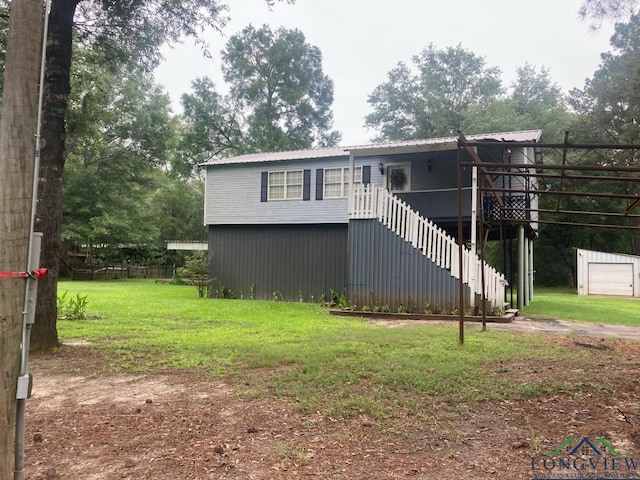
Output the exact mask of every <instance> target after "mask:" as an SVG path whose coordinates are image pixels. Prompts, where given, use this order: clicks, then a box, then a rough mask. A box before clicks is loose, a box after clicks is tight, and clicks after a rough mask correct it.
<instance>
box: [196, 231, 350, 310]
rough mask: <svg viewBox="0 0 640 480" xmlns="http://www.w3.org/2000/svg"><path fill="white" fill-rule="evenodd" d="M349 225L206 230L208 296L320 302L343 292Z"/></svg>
mask: <svg viewBox="0 0 640 480" xmlns="http://www.w3.org/2000/svg"><path fill="white" fill-rule="evenodd" d="M346 268H347V224H319V225H318V224H313V225H210V226H209V277H210V278H211V279H213V281H212V282H211V283H212V287H213V288H212V292H211V293H210V295H211V296H214V297H215V296H216V294H217V290H218V289H219V288H220V287H221V286H223V287H224V288H229V289H231V290H233V293H234V295H235V296H236V297H237V298H250V297H251V296H253V298H255V299H261V300H273V299H274V298H275V297H277V298H278V299H281V300H287V301H299V300H303V301H306V302H320V301H321V300H322V299H323V298H326V299H327V300H328V299H329V298H330V297H329V295H330V291H331V290H332V289H333V290H335V291H336V292H338V293H340V294H342V293H343V291H344V288H345V287H346V276H347V275H346Z"/></svg>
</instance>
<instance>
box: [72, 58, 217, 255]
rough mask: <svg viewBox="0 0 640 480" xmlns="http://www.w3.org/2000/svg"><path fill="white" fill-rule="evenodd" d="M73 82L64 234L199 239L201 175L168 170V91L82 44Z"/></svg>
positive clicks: (172, 134)
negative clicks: (196, 175) (186, 174)
mask: <svg viewBox="0 0 640 480" xmlns="http://www.w3.org/2000/svg"><path fill="white" fill-rule="evenodd" d="M72 80H73V90H72V92H73V93H72V94H71V96H70V97H69V112H68V114H67V118H68V140H67V145H68V147H69V150H70V151H69V156H68V158H67V161H66V164H65V183H64V196H63V238H64V239H66V240H69V241H72V242H74V243H76V244H85V245H96V244H106V245H118V244H134V245H151V246H155V247H157V248H164V241H165V240H182V239H184V240H201V239H204V238H205V236H206V233H205V228H204V227H203V226H202V209H203V197H204V194H203V192H204V189H203V185H202V180H200V179H196V178H189V177H187V178H185V179H181V178H180V177H179V176H177V175H172V174H171V170H169V171H167V166H170V165H172V164H174V162H173V159H174V158H175V157H176V156H178V155H179V151H178V150H177V145H178V141H177V138H178V137H179V131H178V130H177V129H178V124H177V123H176V121H175V119H173V118H171V116H170V113H169V98H168V97H167V95H166V94H165V93H164V92H163V91H162V90H161V89H160V88H159V87H157V86H155V85H153V83H152V82H151V81H150V79H149V78H148V77H147V76H146V75H145V74H144V72H142V71H141V70H140V69H137V68H136V67H135V66H132V65H125V64H123V65H115V64H114V63H113V62H108V61H105V59H104V58H103V57H102V56H101V55H100V54H99V53H96V52H93V51H88V50H86V49H82V48H79V49H78V50H77V52H76V62H75V64H74V69H73V77H72Z"/></svg>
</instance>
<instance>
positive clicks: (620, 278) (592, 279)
mask: <svg viewBox="0 0 640 480" xmlns="http://www.w3.org/2000/svg"><path fill="white" fill-rule="evenodd" d="M589 295H624V296H628V297H632V296H633V264H632V263H590V264H589Z"/></svg>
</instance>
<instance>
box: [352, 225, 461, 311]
mask: <svg viewBox="0 0 640 480" xmlns="http://www.w3.org/2000/svg"><path fill="white" fill-rule="evenodd" d="M459 289H460V284H459V282H458V280H457V279H456V278H454V277H452V276H451V273H450V272H449V270H446V269H444V268H440V267H438V266H437V265H436V264H435V263H434V262H432V261H431V260H429V259H428V258H427V257H426V256H424V255H423V254H422V252H421V251H419V250H417V249H416V248H414V247H413V246H412V245H411V243H409V242H406V241H404V240H403V239H402V238H401V237H399V236H398V235H396V234H395V233H393V232H392V231H391V230H389V229H388V228H387V227H386V226H384V225H382V224H381V223H380V222H378V221H377V220H375V219H372V220H350V221H349V269H348V283H347V290H348V292H349V298H350V300H351V302H352V303H353V304H356V305H357V306H358V307H359V308H363V307H365V306H367V307H369V308H370V309H372V310H374V309H375V310H379V309H383V310H386V309H388V310H390V311H395V312H397V311H404V312H412V313H424V312H425V310H428V311H432V312H434V313H450V312H452V311H454V309H456V308H457V307H458V305H459V301H458V299H459ZM464 295H465V305H469V298H470V289H469V287H468V286H466V285H465V286H464Z"/></svg>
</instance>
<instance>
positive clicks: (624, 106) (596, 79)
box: [571, 15, 640, 255]
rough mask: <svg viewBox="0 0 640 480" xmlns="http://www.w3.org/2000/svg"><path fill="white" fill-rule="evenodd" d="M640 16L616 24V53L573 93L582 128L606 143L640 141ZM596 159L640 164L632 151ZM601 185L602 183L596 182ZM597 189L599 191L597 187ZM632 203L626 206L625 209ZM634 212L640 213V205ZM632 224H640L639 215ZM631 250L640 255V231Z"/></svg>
mask: <svg viewBox="0 0 640 480" xmlns="http://www.w3.org/2000/svg"><path fill="white" fill-rule="evenodd" d="M639 34H640V15H632V16H631V18H630V20H629V22H628V23H618V24H616V29H615V32H614V34H613V36H612V37H611V46H612V47H613V51H612V52H608V53H603V54H602V61H601V64H600V66H599V68H598V70H597V71H596V72H595V73H594V74H593V77H592V78H591V79H589V80H587V81H586V83H585V87H584V88H583V89H575V90H573V91H572V92H571V102H572V105H573V107H574V108H575V109H576V111H577V112H579V113H580V114H581V125H580V127H581V129H582V131H583V132H587V133H588V135H589V136H590V137H591V138H592V141H596V142H602V143H622V144H638V143H640V124H639V122H638V119H639V118H640V37H639V36H638V35H639ZM593 161H594V162H597V163H599V164H606V165H608V166H621V167H627V166H637V164H638V159H637V157H636V156H629V154H628V152H619V151H618V152H612V153H611V155H609V156H608V157H605V158H603V157H596V158H595V159H594V160H593ZM592 188H598V185H597V184H595V185H592ZM620 188H621V191H620V192H619V193H632V194H634V193H635V194H636V195H638V194H640V190H639V186H638V183H636V182H629V184H628V185H620ZM595 191H597V190H595ZM627 206H629V205H626V204H625V205H622V209H623V211H624V210H625V209H626V207H627ZM631 213H638V210H637V208H636V209H635V210H633V211H632V212H631ZM629 222H630V224H631V225H634V226H640V222H639V221H638V219H637V218H631V219H629ZM627 250H628V251H629V253H635V254H636V255H637V254H640V232H639V231H637V230H634V231H633V233H632V234H631V235H630V242H629V247H628V249H627Z"/></svg>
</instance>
